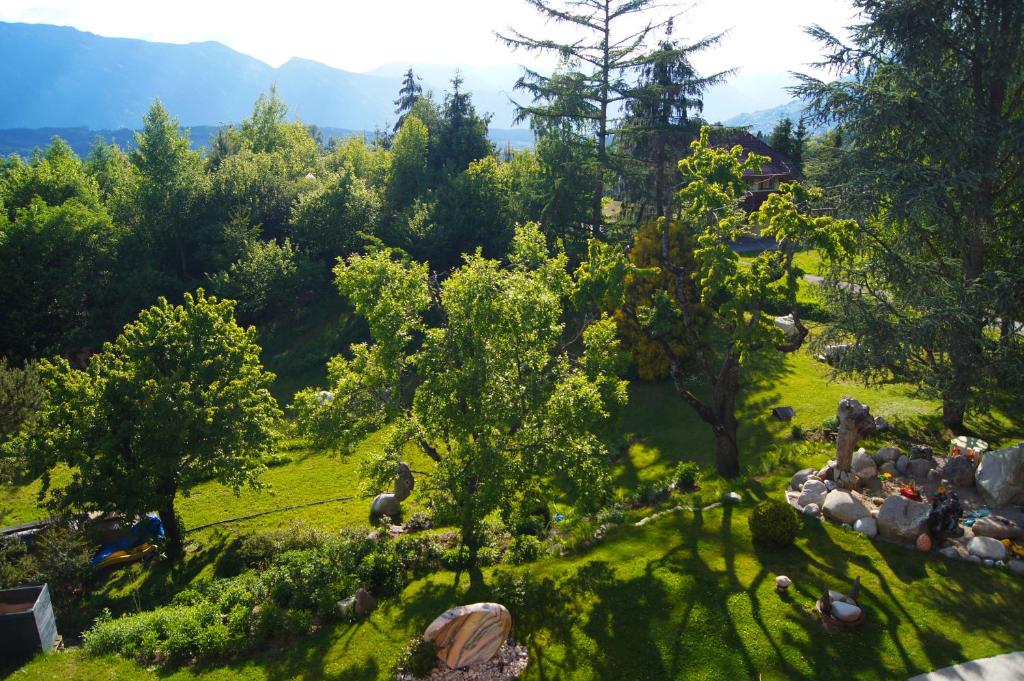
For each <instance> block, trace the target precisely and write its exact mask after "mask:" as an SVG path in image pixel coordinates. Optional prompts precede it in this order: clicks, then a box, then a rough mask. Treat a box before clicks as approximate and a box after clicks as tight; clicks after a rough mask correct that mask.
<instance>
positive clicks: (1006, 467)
mask: <svg viewBox="0 0 1024 681" xmlns="http://www.w3.org/2000/svg"><path fill="white" fill-rule="evenodd" d="M975 482H976V484H977V486H978V491H979V492H981V493H982V495H983V496H984V497H985V498H986V499H987V500H988V502H989V503H991V504H993V505H995V506H1005V505H1007V504H1012V503H1024V448H1021V447H1008V448H1006V449H1000V450H998V451H995V452H986V453H985V454H984V455H983V456H982V459H981V463H980V464H979V465H978V470H977V472H976V473H975Z"/></svg>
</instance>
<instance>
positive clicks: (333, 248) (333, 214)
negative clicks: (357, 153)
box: [290, 167, 380, 261]
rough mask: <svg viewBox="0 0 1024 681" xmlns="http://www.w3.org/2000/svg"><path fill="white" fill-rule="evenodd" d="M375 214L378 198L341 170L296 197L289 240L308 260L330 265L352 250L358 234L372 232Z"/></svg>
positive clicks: (375, 219)
mask: <svg viewBox="0 0 1024 681" xmlns="http://www.w3.org/2000/svg"><path fill="white" fill-rule="evenodd" d="M379 211H380V199H379V197H378V196H377V195H376V194H375V193H374V192H373V191H372V190H371V189H370V188H369V187H367V186H366V182H364V181H363V180H361V179H359V178H358V177H356V175H355V172H353V170H352V168H351V167H345V168H342V169H341V172H339V173H336V174H333V175H331V176H329V177H327V178H324V179H322V180H320V181H319V182H318V184H317V186H316V187H315V188H314V189H312V190H311V191H307V192H305V193H303V194H302V195H301V196H299V200H298V202H296V204H295V207H294V208H293V209H292V219H291V229H290V233H291V238H292V240H293V241H294V242H295V245H296V246H297V247H299V248H300V249H302V250H303V251H304V252H305V253H306V254H307V255H309V257H311V258H316V259H319V260H322V261H333V260H334V259H335V258H337V257H338V256H345V255H348V254H349V253H350V252H352V250H354V249H355V247H356V244H357V243H358V242H359V232H367V233H372V232H373V231H374V228H375V226H376V223H377V216H378V213H379Z"/></svg>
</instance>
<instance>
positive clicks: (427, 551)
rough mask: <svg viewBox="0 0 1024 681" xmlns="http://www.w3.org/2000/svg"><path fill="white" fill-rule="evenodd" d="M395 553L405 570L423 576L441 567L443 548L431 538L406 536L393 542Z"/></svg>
mask: <svg viewBox="0 0 1024 681" xmlns="http://www.w3.org/2000/svg"><path fill="white" fill-rule="evenodd" d="M395 551H396V552H397V553H398V557H399V559H400V560H401V561H402V566H403V567H404V568H405V569H406V570H408V571H409V572H412V573H415V574H424V573H426V572H431V571H433V570H437V569H438V568H440V567H441V556H442V554H443V553H444V547H443V546H442V545H441V543H440V542H438V541H437V540H436V539H434V538H433V537H424V536H415V537H414V536H412V535H408V534H406V535H402V536H401V537H399V538H398V539H396V540H395Z"/></svg>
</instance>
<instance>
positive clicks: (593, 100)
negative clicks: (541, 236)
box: [497, 0, 678, 229]
mask: <svg viewBox="0 0 1024 681" xmlns="http://www.w3.org/2000/svg"><path fill="white" fill-rule="evenodd" d="M527 2H528V3H529V4H530V5H531V6H532V7H533V8H534V9H536V10H537V11H538V12H539V13H540V14H541V15H542V16H543V17H544V18H545V19H546V20H548V21H552V22H554V23H557V24H568V25H569V26H571V27H572V28H574V29H576V30H578V31H580V32H582V33H583V34H584V35H583V36H582V37H577V38H575V39H573V40H571V41H568V42H559V41H557V40H554V39H552V38H534V37H530V36H527V35H524V34H523V33H521V32H519V31H517V30H515V29H509V31H508V33H507V35H506V34H501V33H498V34H497V36H498V39H499V40H501V41H502V42H504V43H505V44H506V45H508V46H509V47H511V48H512V49H523V50H526V51H527V52H539V53H543V54H550V55H554V56H557V57H559V58H560V59H561V60H562V64H563V68H562V70H561V72H556V73H555V74H553V75H551V76H545V75H542V74H540V73H537V72H536V71H533V70H531V69H527V68H524V69H523V70H524V73H523V75H522V77H520V78H519V80H518V81H517V82H516V85H515V87H516V89H517V90H522V91H524V92H526V93H527V94H528V95H529V96H530V97H531V99H532V101H531V103H529V104H525V105H522V104H518V103H517V104H516V107H517V112H518V113H517V120H518V121H523V120H527V119H531V120H535V119H546V120H549V121H550V120H558V121H565V120H568V121H570V122H571V123H572V124H573V125H579V124H584V125H586V126H587V127H589V128H591V129H592V131H593V134H594V135H595V136H596V138H597V162H598V166H599V168H601V169H611V168H613V166H614V165H615V164H613V163H612V162H611V161H612V158H611V155H610V153H609V142H610V138H611V136H612V135H613V134H614V132H615V130H614V126H613V125H612V123H613V121H612V120H611V116H612V113H613V111H614V109H615V107H616V106H617V105H618V104H620V103H624V102H625V101H627V100H629V99H630V98H631V97H633V96H634V94H635V92H636V81H635V76H636V75H637V74H636V72H637V70H638V69H640V68H641V67H642V66H644V65H645V64H649V63H651V61H652V57H651V55H650V54H649V53H648V38H649V37H650V36H651V35H653V34H654V33H655V32H657V31H660V30H661V29H663V28H665V27H666V26H667V25H668V24H669V23H670V22H671V21H672V19H673V18H674V17H675V16H678V13H677V14H674V15H672V16H670V17H666V18H665V19H664V20H662V21H652V22H648V23H646V24H644V25H643V27H642V28H640V29H639V30H637V29H636V27H635V24H636V23H639V22H640V21H641V20H642V18H643V15H645V14H647V13H650V12H653V11H654V10H657V9H660V8H661V7H662V5H661V3H659V2H658V0H527ZM662 57H663V58H664V55H662ZM603 196H604V175H603V173H601V172H598V173H596V174H595V177H594V187H593V194H592V196H591V221H592V225H591V227H592V228H593V229H599V228H600V226H601V223H602V222H603V219H602V205H601V199H602V198H603Z"/></svg>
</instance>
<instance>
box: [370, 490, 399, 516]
mask: <svg viewBox="0 0 1024 681" xmlns="http://www.w3.org/2000/svg"><path fill="white" fill-rule="evenodd" d="M401 513H402V504H401V503H400V502H399V500H398V498H397V497H396V496H395V495H394V494H387V493H385V494H378V495H377V496H376V497H374V498H373V503H372V504H371V505H370V515H371V516H372V517H373V518H379V517H381V516H383V515H386V516H389V517H391V518H397V517H398V516H399V515H400V514H401Z"/></svg>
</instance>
